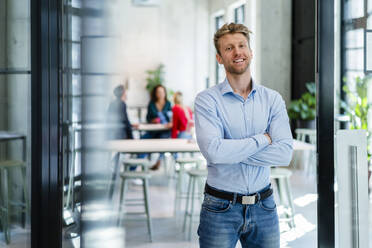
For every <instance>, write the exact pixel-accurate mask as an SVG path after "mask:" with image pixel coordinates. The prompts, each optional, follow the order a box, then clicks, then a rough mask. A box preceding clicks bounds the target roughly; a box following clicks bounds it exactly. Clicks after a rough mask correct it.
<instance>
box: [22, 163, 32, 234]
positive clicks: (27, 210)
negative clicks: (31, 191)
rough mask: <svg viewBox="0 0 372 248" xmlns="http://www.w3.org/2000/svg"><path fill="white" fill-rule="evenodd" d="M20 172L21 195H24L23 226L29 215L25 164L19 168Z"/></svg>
mask: <svg viewBox="0 0 372 248" xmlns="http://www.w3.org/2000/svg"><path fill="white" fill-rule="evenodd" d="M21 172H22V179H23V195H24V200H25V203H24V204H25V216H24V218H23V219H24V223H23V228H25V223H26V219H27V216H29V209H30V205H29V204H30V202H29V200H28V192H27V180H26V166H22V168H21Z"/></svg>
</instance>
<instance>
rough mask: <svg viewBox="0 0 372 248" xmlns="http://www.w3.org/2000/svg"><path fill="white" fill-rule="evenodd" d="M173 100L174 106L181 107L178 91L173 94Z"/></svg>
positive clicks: (181, 101)
mask: <svg viewBox="0 0 372 248" xmlns="http://www.w3.org/2000/svg"><path fill="white" fill-rule="evenodd" d="M173 99H174V104H178V105H183V97H182V93H181V92H180V91H177V92H176V93H174V96H173Z"/></svg>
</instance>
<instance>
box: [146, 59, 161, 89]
mask: <svg viewBox="0 0 372 248" xmlns="http://www.w3.org/2000/svg"><path fill="white" fill-rule="evenodd" d="M146 73H147V78H146V80H147V85H146V89H147V90H148V91H149V92H151V91H152V89H153V88H154V87H155V86H156V85H158V84H163V83H164V65H163V64H160V65H159V66H158V67H157V68H156V69H155V70H147V71H146Z"/></svg>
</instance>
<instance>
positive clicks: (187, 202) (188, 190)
mask: <svg viewBox="0 0 372 248" xmlns="http://www.w3.org/2000/svg"><path fill="white" fill-rule="evenodd" d="M191 183H192V177H190V178H189V185H188V187H187V194H186V206H185V216H184V219H183V228H182V230H183V231H185V230H186V220H187V215H188V211H189V200H190V196H191Z"/></svg>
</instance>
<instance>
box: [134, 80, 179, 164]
mask: <svg viewBox="0 0 372 248" xmlns="http://www.w3.org/2000/svg"><path fill="white" fill-rule="evenodd" d="M171 115H172V109H171V103H170V102H169V101H168V99H167V91H166V89H165V87H164V86H163V85H160V84H159V85H157V86H155V87H154V88H153V90H152V91H151V99H150V102H149V105H148V107H147V115H146V120H147V122H149V123H161V124H165V125H166V127H168V128H171V126H172V123H171ZM170 136H171V134H170V131H169V130H165V131H151V132H147V133H146V134H145V135H143V136H142V137H141V138H142V139H166V138H170ZM163 157H164V154H163V153H161V154H160V156H159V159H158V161H157V162H156V163H155V164H154V165H153V166H152V167H151V169H152V170H157V169H159V167H160V160H161V159H162V158H163Z"/></svg>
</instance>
